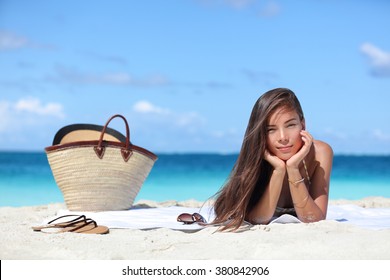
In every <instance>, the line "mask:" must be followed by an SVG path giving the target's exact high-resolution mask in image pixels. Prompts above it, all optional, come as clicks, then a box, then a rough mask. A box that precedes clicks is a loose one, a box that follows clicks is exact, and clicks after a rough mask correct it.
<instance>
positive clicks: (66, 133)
mask: <svg viewBox="0 0 390 280" xmlns="http://www.w3.org/2000/svg"><path fill="white" fill-rule="evenodd" d="M102 130H103V126H101V125H95V124H71V125H68V126H64V127H63V128H61V129H60V130H58V132H57V133H56V135H55V136H54V139H53V146H54V145H61V144H66V143H71V142H77V141H90V140H99V139H100V135H101V133H102ZM103 140H106V141H114V142H126V137H125V136H124V135H123V134H122V133H120V132H119V131H117V130H115V129H112V128H109V127H107V129H106V133H105V134H104V137H103Z"/></svg>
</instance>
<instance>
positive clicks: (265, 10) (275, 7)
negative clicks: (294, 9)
mask: <svg viewBox="0 0 390 280" xmlns="http://www.w3.org/2000/svg"><path fill="white" fill-rule="evenodd" d="M280 11H281V7H280V5H279V4H278V3H276V2H275V1H268V2H267V3H266V4H265V5H264V7H262V8H261V10H260V13H259V15H260V16H261V17H274V16H276V15H278V14H279V13H280Z"/></svg>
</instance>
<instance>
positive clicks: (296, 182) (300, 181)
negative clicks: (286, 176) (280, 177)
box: [288, 178, 305, 186]
mask: <svg viewBox="0 0 390 280" xmlns="http://www.w3.org/2000/svg"><path fill="white" fill-rule="evenodd" d="M288 181H289V182H290V183H291V184H293V185H294V186H296V185H297V184H299V183H302V182H303V181H305V178H302V179H299V180H298V181H295V182H293V181H290V180H288Z"/></svg>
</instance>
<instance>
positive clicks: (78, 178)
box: [45, 115, 157, 211]
mask: <svg viewBox="0 0 390 280" xmlns="http://www.w3.org/2000/svg"><path fill="white" fill-rule="evenodd" d="M114 118H121V119H122V120H123V121H124V122H125V125H126V136H123V134H121V133H120V132H118V131H116V130H114V129H111V128H108V124H109V123H110V122H111V121H112V120H113V119H114ZM45 152H46V155H47V158H48V161H49V164H50V168H51V170H52V173H53V176H54V179H55V181H56V183H57V185H58V187H59V188H60V190H61V192H62V194H63V196H64V200H65V203H66V206H67V207H68V209H69V210H72V211H111V210H126V209H129V208H130V207H131V206H132V204H133V202H134V199H135V197H136V196H137V194H138V192H139V190H140V189H141V186H142V184H143V182H144V181H145V179H146V177H147V176H148V175H149V172H150V171H151V169H152V167H153V165H154V162H155V161H156V160H157V156H156V155H155V154H154V153H152V152H150V151H148V150H146V149H144V148H141V147H139V146H135V145H133V144H132V143H131V142H130V129H129V125H128V123H127V120H126V119H125V118H124V117H123V116H122V115H114V116H112V117H111V118H110V119H109V120H108V121H107V123H106V125H105V126H104V127H103V126H98V125H88V124H75V125H70V126H66V127H63V128H62V129H60V130H59V131H58V132H57V134H56V136H55V137H54V141H53V145H52V146H49V147H46V148H45Z"/></svg>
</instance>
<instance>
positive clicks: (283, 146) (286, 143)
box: [266, 107, 305, 161]
mask: <svg viewBox="0 0 390 280" xmlns="http://www.w3.org/2000/svg"><path fill="white" fill-rule="evenodd" d="M266 129H267V130H266V131H267V148H268V151H269V152H270V153H271V154H273V155H275V156H277V157H278V158H280V159H282V160H285V161H286V160H288V159H290V158H291V157H292V156H293V155H294V154H296V153H297V152H298V151H299V150H300V149H301V147H302V145H303V141H302V136H301V134H300V132H301V131H302V129H305V123H304V121H301V120H300V119H299V116H298V114H297V112H296V111H295V110H291V109H287V108H283V107H282V108H279V109H277V110H276V111H275V112H274V113H273V114H271V116H270V118H269V119H268V123H267V128H266Z"/></svg>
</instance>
